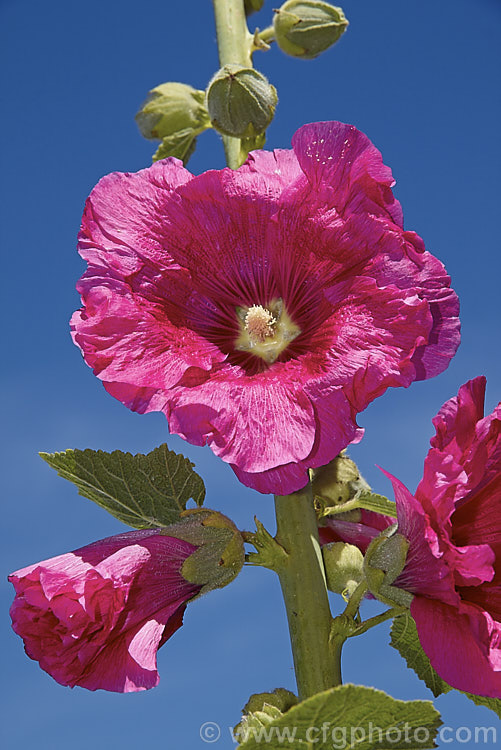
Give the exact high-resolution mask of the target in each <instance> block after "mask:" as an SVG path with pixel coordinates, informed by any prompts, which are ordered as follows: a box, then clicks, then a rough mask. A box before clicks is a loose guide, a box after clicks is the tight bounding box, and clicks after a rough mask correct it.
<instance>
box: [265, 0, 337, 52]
mask: <svg viewBox="0 0 501 750" xmlns="http://www.w3.org/2000/svg"><path fill="white" fill-rule="evenodd" d="M347 26H348V21H347V20H346V18H345V15H344V13H343V11H342V9H341V8H336V7H335V6H334V5H330V3H324V2H322V0H287V2H286V3H284V4H283V5H282V7H281V8H280V9H279V10H277V11H275V17H274V19H273V27H274V30H275V39H276V42H277V44H278V46H279V47H280V49H281V50H282V51H283V52H286V53H287V54H288V55H292V56H293V57H303V58H305V59H306V60H312V59H313V58H314V57H317V55H319V54H320V53H321V52H323V51H324V50H326V49H327V48H328V47H330V46H331V45H332V44H334V43H335V42H337V40H338V39H339V38H340V37H341V35H342V34H343V33H344V32H345V31H346V27H347Z"/></svg>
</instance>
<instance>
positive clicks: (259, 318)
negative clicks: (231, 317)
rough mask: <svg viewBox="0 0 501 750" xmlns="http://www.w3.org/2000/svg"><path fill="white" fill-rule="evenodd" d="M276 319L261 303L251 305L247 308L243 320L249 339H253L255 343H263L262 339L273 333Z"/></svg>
mask: <svg viewBox="0 0 501 750" xmlns="http://www.w3.org/2000/svg"><path fill="white" fill-rule="evenodd" d="M276 322H277V321H276V320H275V318H274V317H273V315H272V314H271V312H270V311H269V310H267V309H266V308H265V307H263V306H262V305H252V307H249V309H248V310H247V314H246V316H245V321H244V329H245V330H246V331H247V333H248V334H249V338H250V339H254V340H255V342H256V343H263V341H264V340H265V339H266V338H267V337H269V336H273V334H274V325H275V323H276Z"/></svg>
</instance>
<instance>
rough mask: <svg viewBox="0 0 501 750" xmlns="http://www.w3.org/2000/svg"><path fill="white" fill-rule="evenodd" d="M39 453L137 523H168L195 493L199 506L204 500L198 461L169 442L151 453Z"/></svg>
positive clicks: (84, 490) (129, 521)
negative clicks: (195, 463) (175, 450)
mask: <svg viewBox="0 0 501 750" xmlns="http://www.w3.org/2000/svg"><path fill="white" fill-rule="evenodd" d="M40 456H41V457H42V458H43V460H44V461H46V462H47V463H48V464H49V466H51V467H52V468H53V469H56V471H57V473H58V474H59V476H61V477H63V478H64V479H67V480H68V481H70V482H72V483H73V484H74V485H76V487H77V488H78V492H79V494H80V495H82V496H83V497H87V498H88V499H89V500H92V501H93V502H94V503H96V504H97V505H99V506H101V508H104V509H105V510H107V511H108V513H111V515H112V516H115V518H118V519H119V520H120V521H123V523H126V524H127V525H128V526H132V527H133V528H136V529H151V528H158V527H159V526H169V525H170V524H172V523H175V522H176V521H177V520H179V518H180V516H181V514H182V513H183V511H185V510H186V504H187V502H188V501H189V500H190V499H193V500H194V501H195V503H196V504H197V505H198V506H201V505H202V504H203V502H204V498H205V486H204V483H203V480H202V478H201V477H200V476H199V475H198V474H197V473H196V472H195V471H194V470H193V466H194V464H193V463H192V462H191V461H190V460H189V459H187V458H185V457H184V456H182V455H180V454H178V453H174V451H171V450H169V449H168V447H167V446H166V445H165V444H163V445H160V446H159V447H158V448H155V449H154V450H153V451H151V453H148V454H146V455H144V454H142V453H137V454H136V455H134V456H133V455H132V454H131V453H123V452H122V451H113V452H112V453H106V452H105V451H100V450H98V451H94V450H90V449H86V450H83V451H81V450H76V449H75V450H67V451H63V452H61V453H40Z"/></svg>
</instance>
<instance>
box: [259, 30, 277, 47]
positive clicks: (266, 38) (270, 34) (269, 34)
mask: <svg viewBox="0 0 501 750" xmlns="http://www.w3.org/2000/svg"><path fill="white" fill-rule="evenodd" d="M258 36H259V38H260V39H261V41H262V42H265V44H269V43H270V42H273V41H275V29H274V27H273V26H267V27H266V28H265V29H263V30H262V31H260V32H259V34H258Z"/></svg>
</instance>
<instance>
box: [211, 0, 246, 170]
mask: <svg viewBox="0 0 501 750" xmlns="http://www.w3.org/2000/svg"><path fill="white" fill-rule="evenodd" d="M212 2H213V4H214V16H215V19H216V35H217V46H218V49H219V64H220V65H221V67H223V65H227V64H229V63H236V64H238V65H244V66H245V67H246V68H252V59H251V42H252V37H251V35H250V34H249V29H248V28H247V21H246V18H245V9H244V2H243V0H212ZM223 144H224V151H225V154H226V163H227V164H228V166H229V167H231V168H232V169H237V168H238V167H239V166H240V161H241V157H240V154H241V147H240V139H239V138H232V137H231V136H229V135H223Z"/></svg>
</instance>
